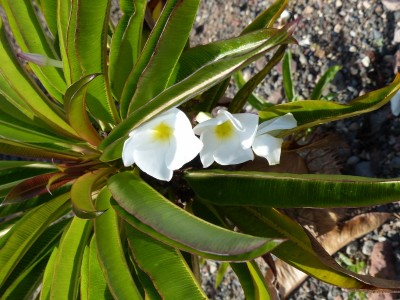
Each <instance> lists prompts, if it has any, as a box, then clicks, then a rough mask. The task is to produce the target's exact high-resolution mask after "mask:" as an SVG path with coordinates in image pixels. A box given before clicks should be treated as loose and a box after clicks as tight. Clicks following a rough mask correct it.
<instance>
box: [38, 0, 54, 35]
mask: <svg viewBox="0 0 400 300" xmlns="http://www.w3.org/2000/svg"><path fill="white" fill-rule="evenodd" d="M39 5H40V8H41V11H42V13H43V16H44V18H45V19H46V24H47V27H48V28H49V30H50V32H51V34H52V36H53V38H54V39H55V38H56V37H57V36H58V30H57V1H54V0H40V3H39Z"/></svg>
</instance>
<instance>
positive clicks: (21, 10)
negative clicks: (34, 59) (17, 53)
mask: <svg viewBox="0 0 400 300" xmlns="http://www.w3.org/2000/svg"><path fill="white" fill-rule="evenodd" d="M2 5H3V8H4V10H5V12H6V15H7V19H8V22H9V24H10V27H11V30H12V32H13V36H14V38H15V40H16V42H17V43H18V45H19V47H20V48H21V50H22V52H27V53H35V54H40V55H44V56H46V57H49V58H52V59H58V56H57V53H56V51H55V49H54V48H53V46H52V44H51V42H50V41H49V39H48V37H47V35H46V33H45V32H44V30H43V28H42V26H41V24H40V23H39V20H38V17H37V16H36V13H35V10H34V8H33V6H32V3H31V1H29V0H20V1H13V0H2ZM29 66H30V67H31V68H32V70H33V71H34V73H35V75H36V76H37V77H38V78H39V80H40V82H41V83H42V84H43V86H44V87H45V89H46V90H47V91H48V92H49V93H50V95H52V97H54V98H55V99H57V100H58V101H60V102H62V94H63V93H64V92H65V89H66V83H65V80H64V77H63V75H62V72H61V70H59V69H57V68H54V67H43V68H42V67H39V66H37V65H35V64H33V63H29Z"/></svg>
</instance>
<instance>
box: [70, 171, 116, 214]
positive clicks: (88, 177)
mask: <svg viewBox="0 0 400 300" xmlns="http://www.w3.org/2000/svg"><path fill="white" fill-rule="evenodd" d="M110 171H111V169H109V168H102V169H97V170H95V171H92V172H88V173H85V174H84V175H82V176H80V177H79V178H78V179H77V180H76V181H75V182H74V184H73V185H72V188H71V202H72V209H73V211H74V213H75V214H76V216H78V217H79V218H82V219H92V218H95V217H97V216H99V215H101V214H102V213H103V212H104V211H98V210H96V209H95V207H94V204H93V200H92V193H93V188H94V186H95V184H96V183H97V182H99V181H100V180H105V176H106V175H107V174H108V173H110Z"/></svg>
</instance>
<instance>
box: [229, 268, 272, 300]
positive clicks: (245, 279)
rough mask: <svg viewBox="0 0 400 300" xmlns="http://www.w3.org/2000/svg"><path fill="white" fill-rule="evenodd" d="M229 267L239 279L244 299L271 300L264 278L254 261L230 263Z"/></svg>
mask: <svg viewBox="0 0 400 300" xmlns="http://www.w3.org/2000/svg"><path fill="white" fill-rule="evenodd" d="M231 267H232V269H233V271H234V272H235V273H236V275H237V276H238V278H239V281H240V285H241V286H242V288H243V291H244V293H245V296H246V299H248V300H253V299H254V300H255V299H257V300H269V299H271V297H270V295H269V291H268V287H267V285H266V283H265V279H264V276H263V275H262V273H261V271H260V269H259V267H258V266H257V263H256V262H255V261H249V262H245V263H231Z"/></svg>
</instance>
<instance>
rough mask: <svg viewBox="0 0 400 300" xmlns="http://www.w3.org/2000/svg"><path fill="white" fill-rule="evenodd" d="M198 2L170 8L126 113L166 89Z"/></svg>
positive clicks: (181, 2)
mask: <svg viewBox="0 0 400 300" xmlns="http://www.w3.org/2000/svg"><path fill="white" fill-rule="evenodd" d="M199 3H200V0H190V1H180V2H178V3H177V4H176V6H175V7H174V9H173V11H172V12H171V14H170V16H169V18H168V21H167V23H166V24H165V27H164V29H163V31H162V34H161V36H160V37H159V39H158V42H157V46H156V47H155V49H154V54H153V55H152V56H151V58H150V60H149V62H148V64H147V66H146V68H145V69H144V70H143V73H142V74H141V75H140V78H139V81H138V83H137V87H136V91H135V94H134V96H133V98H132V100H131V103H130V105H129V110H128V114H129V113H130V112H132V111H134V110H136V109H137V108H139V107H141V106H142V105H144V104H145V103H147V102H148V101H149V100H150V99H152V98H154V97H155V96H156V95H158V94H159V93H161V92H162V91H163V90H164V89H165V88H166V87H167V83H168V80H169V78H170V76H171V74H172V72H173V69H174V66H175V65H176V64H177V62H178V59H179V57H180V55H181V53H182V51H183V49H184V47H185V45H186V42H187V40H188V38H189V35H190V31H191V29H192V26H193V23H194V19H195V17H196V14H197V9H198V6H199ZM150 38H152V37H150Z"/></svg>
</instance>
